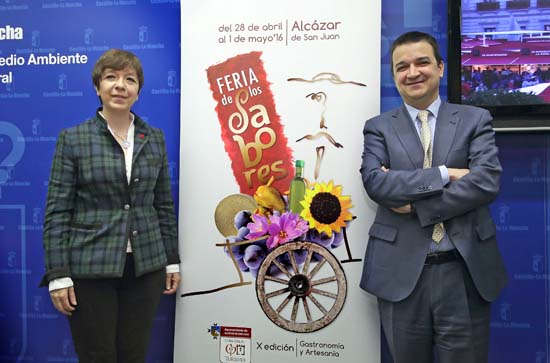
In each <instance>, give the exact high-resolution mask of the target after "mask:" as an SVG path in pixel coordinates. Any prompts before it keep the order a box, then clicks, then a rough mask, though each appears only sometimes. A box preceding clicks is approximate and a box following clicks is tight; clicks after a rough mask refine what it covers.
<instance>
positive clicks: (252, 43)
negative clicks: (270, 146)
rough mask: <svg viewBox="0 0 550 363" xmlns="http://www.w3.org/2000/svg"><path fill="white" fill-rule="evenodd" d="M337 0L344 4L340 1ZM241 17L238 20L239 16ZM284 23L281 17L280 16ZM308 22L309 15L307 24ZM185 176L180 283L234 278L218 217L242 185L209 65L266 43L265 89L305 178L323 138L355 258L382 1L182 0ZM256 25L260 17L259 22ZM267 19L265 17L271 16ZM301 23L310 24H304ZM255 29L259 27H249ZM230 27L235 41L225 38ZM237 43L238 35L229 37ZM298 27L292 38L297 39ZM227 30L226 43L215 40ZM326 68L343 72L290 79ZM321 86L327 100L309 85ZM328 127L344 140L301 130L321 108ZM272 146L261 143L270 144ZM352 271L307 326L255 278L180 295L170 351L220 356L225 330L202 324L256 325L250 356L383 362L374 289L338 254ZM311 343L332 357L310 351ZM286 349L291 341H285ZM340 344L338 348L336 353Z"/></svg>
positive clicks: (200, 358)
mask: <svg viewBox="0 0 550 363" xmlns="http://www.w3.org/2000/svg"><path fill="white" fill-rule="evenodd" d="M339 5H340V6H339ZM337 22H338V25H337V27H336V28H333V29H327V31H323V30H320V29H319V30H316V29H315V27H314V26H313V24H319V25H321V24H322V23H327V24H328V23H333V24H336V23H337ZM240 24H243V26H244V28H241V29H242V31H241V32H239V33H237V32H236V31H237V29H238V28H237V27H239V26H240ZM277 24H280V26H277ZM304 24H310V26H309V29H304V27H303V25H304ZM181 25H182V26H181V29H182V34H181V42H182V43H181V51H182V55H181V63H182V73H181V74H182V81H181V89H182V95H181V100H182V104H181V106H182V107H181V164H180V171H181V178H180V180H181V182H180V246H181V247H180V251H181V256H182V277H183V281H182V287H181V290H180V292H179V294H178V296H180V295H181V294H184V293H190V292H196V291H201V290H210V289H215V288H217V287H220V286H223V285H227V284H231V283H235V282H238V280H239V277H238V274H237V272H236V270H235V267H234V266H233V262H232V261H231V259H230V258H228V257H227V256H226V254H225V253H224V251H223V248H221V247H216V246H215V244H216V243H221V242H223V241H224V237H223V236H222V235H221V234H220V232H219V231H218V230H217V228H216V225H215V223H214V212H215V210H216V206H217V205H218V203H219V202H220V201H221V200H222V199H223V198H225V197H227V196H228V195H230V194H234V193H239V192H240V189H239V184H238V183H237V181H236V179H235V177H234V174H233V170H232V168H231V160H230V156H229V155H228V154H227V153H226V151H225V149H224V141H223V139H222V137H221V128H220V122H219V121H218V115H217V112H216V110H215V108H216V106H217V102H216V100H214V98H213V96H212V91H211V90H210V84H209V82H208V79H207V73H206V69H207V68H209V67H211V66H213V65H216V64H218V63H221V62H224V61H226V60H227V59H228V58H232V57H235V56H237V55H240V54H244V53H248V52H251V51H260V52H262V55H261V59H262V61H263V67H264V69H265V71H266V73H267V81H268V82H269V83H270V86H269V87H270V89H271V92H272V93H273V95H274V103H275V107H276V111H277V114H278V115H279V116H280V122H281V124H282V125H283V127H284V134H285V135H286V136H287V138H288V146H289V148H290V149H291V150H292V157H293V159H303V160H305V163H306V164H305V165H306V166H305V177H306V178H307V179H308V180H310V181H315V177H314V174H313V173H314V165H315V161H316V152H315V147H316V146H319V145H320V144H323V145H324V146H326V151H325V155H324V159H323V162H322V167H321V169H320V173H319V176H318V178H317V180H316V181H319V182H328V181H329V180H334V182H335V183H336V184H340V185H342V186H343V194H344V195H350V196H351V199H352V203H353V208H352V209H351V212H352V213H353V215H354V216H356V217H357V219H356V220H355V221H353V222H351V224H350V227H349V229H348V238H349V244H350V249H351V255H352V257H353V258H359V259H362V258H363V256H364V251H365V247H366V240H367V231H368V228H369V227H370V225H371V222H372V218H373V216H374V210H375V209H374V208H375V206H374V204H373V203H372V202H370V201H368V198H367V196H366V194H365V192H364V190H363V186H362V183H361V178H360V175H359V166H360V163H361V153H362V149H363V144H362V143H363V137H362V128H363V124H364V122H365V120H367V119H368V118H370V117H372V116H375V115H376V114H378V113H379V108H380V106H379V99H380V95H379V90H380V29H381V26H380V2H379V1H368V2H366V1H360V0H355V1H347V2H346V4H345V5H344V4H341V3H337V2H333V1H329V0H322V1H311V0H308V1H289V0H281V1H277V2H272V3H267V2H258V1H253V0H238V1H231V2H219V1H214V0H203V1H193V2H191V1H182V2H181ZM255 25H257V26H258V27H257V28H255V27H254V26H255ZM269 25H272V26H269ZM306 27H307V26H306ZM255 29H257V30H255ZM229 36H231V41H229ZM237 36H240V37H239V38H238V40H239V41H238V42H235V40H236V37H237ZM298 37H299V40H298ZM222 39H223V40H225V42H223V41H222ZM324 72H330V73H334V74H336V75H338V76H339V78H340V79H341V80H343V81H354V82H360V83H363V84H365V85H366V87H363V86H358V85H355V84H351V83H344V84H335V83H334V82H330V81H328V80H324V81H319V82H314V83H308V82H292V81H288V80H287V79H288V78H293V77H298V78H304V79H311V78H312V77H314V76H315V75H317V74H319V73H324ZM312 92H324V94H325V95H326V96H327V97H326V100H325V103H324V108H323V104H322V103H321V102H315V101H313V100H311V99H308V98H306V97H305V96H306V95H308V94H310V93H312ZM323 110H324V118H325V122H326V126H327V127H328V128H327V129H326V131H327V132H329V133H330V135H331V136H332V137H334V139H335V140H336V141H337V142H339V143H340V144H342V145H343V148H335V147H332V145H330V144H327V142H326V140H325V141H321V140H315V141H313V140H311V141H310V140H303V141H301V142H296V140H297V139H299V138H301V137H302V136H304V135H306V134H314V133H316V132H318V131H321V130H320V119H321V116H322V115H323ZM266 152H267V151H266ZM332 252H333V253H334V254H335V256H336V257H337V259H339V260H344V259H346V258H347V257H348V256H347V254H346V249H345V247H344V246H341V247H339V248H337V249H334V250H332ZM342 268H343V270H344V272H345V274H346V277H347V289H348V291H347V299H346V302H345V305H344V307H343V309H342V310H341V312H340V314H339V315H338V316H337V317H336V319H335V320H334V321H333V322H332V323H331V324H330V325H328V326H326V327H324V328H323V329H321V330H318V331H316V332H312V333H293V332H290V331H287V330H284V329H282V328H280V327H278V326H277V325H275V324H274V323H272V322H271V321H270V320H269V319H268V318H267V316H266V315H265V314H264V312H263V311H262V309H261V306H260V304H259V302H258V299H257V297H256V290H255V285H254V282H255V278H254V277H253V276H252V275H251V274H250V273H248V272H245V273H243V275H244V280H245V281H250V282H252V284H251V285H245V286H240V287H237V288H230V289H226V290H222V291H219V292H215V293H211V294H202V295H195V296H188V297H183V298H182V297H178V301H177V306H176V334H175V348H174V355H175V362H184V361H185V362H201V363H210V362H218V361H220V351H219V350H220V339H219V338H217V339H214V336H213V335H212V334H210V333H209V329H212V328H213V327H215V326H232V327H246V328H251V330H252V334H251V344H250V351H249V352H248V353H250V357H251V359H250V361H251V362H258V363H259V362H261V363H269V362H281V360H283V359H284V360H285V361H289V362H314V361H315V362H317V361H319V360H320V359H322V361H323V362H345V363H355V362H357V363H359V362H361V363H364V362H379V360H380V354H379V350H380V348H379V331H380V328H379V322H378V315H377V307H376V299H375V298H374V297H373V296H370V295H368V294H366V293H365V292H363V291H362V290H361V289H360V288H359V286H358V285H359V280H360V275H361V270H362V261H361V262H351V263H345V264H342ZM316 344H334V347H336V348H334V349H321V351H323V352H329V353H331V354H329V356H316V355H315V354H314V353H313V354H306V350H307V349H308V348H310V350H311V347H312V346H314V345H316ZM291 348H292V349H291ZM335 353H336V354H335Z"/></svg>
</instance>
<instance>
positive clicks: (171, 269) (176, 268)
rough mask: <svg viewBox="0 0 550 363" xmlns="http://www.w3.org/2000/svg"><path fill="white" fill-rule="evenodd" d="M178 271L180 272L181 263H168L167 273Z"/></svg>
mask: <svg viewBox="0 0 550 363" xmlns="http://www.w3.org/2000/svg"><path fill="white" fill-rule="evenodd" d="M176 272H180V265H179V264H177V263H174V264H172V265H167V266H166V273H167V274H173V273H176Z"/></svg>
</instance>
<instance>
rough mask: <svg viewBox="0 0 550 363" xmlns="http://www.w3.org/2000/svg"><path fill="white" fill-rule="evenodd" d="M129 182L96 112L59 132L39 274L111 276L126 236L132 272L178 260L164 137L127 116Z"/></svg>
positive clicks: (119, 266)
mask: <svg viewBox="0 0 550 363" xmlns="http://www.w3.org/2000/svg"><path fill="white" fill-rule="evenodd" d="M134 126H135V136H134V154H133V161H132V175H131V179H130V183H128V180H127V178H126V168H125V161H124V153H123V151H122V148H121V147H120V145H119V144H118V143H117V141H116V140H115V139H114V137H113V136H112V134H111V132H110V131H109V130H108V129H107V123H106V121H105V120H104V119H103V118H102V117H101V116H100V115H99V113H97V114H96V116H95V117H93V118H91V119H89V120H87V121H85V122H83V123H82V124H80V125H77V126H74V127H71V128H68V129H65V130H63V131H61V133H60V135H59V137H58V139H57V145H56V149H55V154H54V158H53V163H52V168H51V173H50V180H49V186H48V197H47V203H46V212H45V218H44V241H43V242H44V250H45V260H46V273H45V275H44V277H43V278H42V281H41V283H40V285H41V286H46V285H48V283H49V281H51V280H53V279H56V278H60V277H77V278H98V277H119V276H122V273H123V270H124V260H125V256H126V247H127V243H128V239H130V241H131V243H132V250H133V255H134V260H135V268H136V271H135V272H136V275H137V276H139V275H143V274H145V273H147V272H150V271H155V270H159V269H161V268H163V267H164V266H166V265H167V264H174V263H179V262H180V259H179V254H178V241H177V226H176V216H175V213H174V203H173V200H172V194H171V188H170V178H169V175H168V162H167V156H166V146H165V141H164V135H163V133H162V131H161V130H159V129H156V128H153V127H151V126H149V125H147V124H146V123H145V122H144V121H143V120H142V119H140V118H139V117H138V116H136V117H135V119H134Z"/></svg>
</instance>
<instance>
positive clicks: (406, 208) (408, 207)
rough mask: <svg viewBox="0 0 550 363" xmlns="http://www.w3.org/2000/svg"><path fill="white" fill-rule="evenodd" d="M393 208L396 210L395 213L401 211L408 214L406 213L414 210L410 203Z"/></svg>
mask: <svg viewBox="0 0 550 363" xmlns="http://www.w3.org/2000/svg"><path fill="white" fill-rule="evenodd" d="M391 210H392V211H394V212H395V213H400V214H406V213H411V212H412V208H411V205H410V204H405V205H402V206H401V207H397V208H392V209H391Z"/></svg>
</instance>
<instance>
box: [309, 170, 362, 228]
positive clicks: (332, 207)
mask: <svg viewBox="0 0 550 363" xmlns="http://www.w3.org/2000/svg"><path fill="white" fill-rule="evenodd" d="M300 203H301V204H302V206H303V207H304V209H303V210H302V213H301V214H300V216H301V217H302V218H303V219H305V220H306V221H308V222H309V226H310V228H315V229H316V230H317V231H318V232H325V233H326V234H327V235H328V236H329V237H330V236H331V235H332V232H333V231H334V232H340V229H341V228H342V227H345V226H346V221H351V220H352V219H353V215H352V214H351V213H350V212H349V208H351V207H352V205H351V197H350V196H343V195H342V186H341V185H334V184H333V183H332V180H331V181H330V182H329V183H328V184H325V183H315V186H314V188H313V189H306V194H305V196H304V200H303V201H301V202H300Z"/></svg>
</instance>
